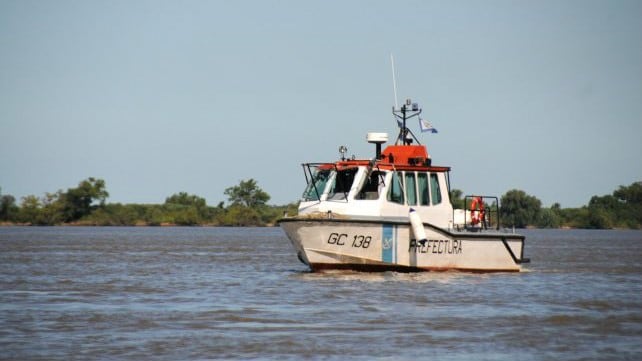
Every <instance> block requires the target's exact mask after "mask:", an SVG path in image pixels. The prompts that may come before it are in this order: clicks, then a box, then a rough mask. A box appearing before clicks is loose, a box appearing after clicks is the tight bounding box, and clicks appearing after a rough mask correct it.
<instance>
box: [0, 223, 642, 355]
mask: <svg viewBox="0 0 642 361" xmlns="http://www.w3.org/2000/svg"><path fill="white" fill-rule="evenodd" d="M522 233H524V234H525V235H526V248H525V253H524V255H525V257H530V258H531V263H530V264H528V265H526V266H525V271H524V272H521V273H494V274H470V273H459V272H438V273H410V274H404V273H394V272H385V273H358V272H328V273H310V272H309V271H308V269H307V267H306V266H305V265H303V264H301V263H300V262H299V261H298V260H297V257H296V255H295V253H294V251H293V250H292V248H291V246H290V243H289V241H288V240H287V237H286V236H285V234H284V233H283V232H282V231H281V229H279V228H199V227H194V228H187V227H186V228H165V227H137V228H127V227H123V228H116V227H114V228H110V227H106V228H100V227H96V228H93V227H87V228H85V227H0V359H1V360H207V359H244V360H245V359H259V360H262V359H272V360H301V359H322V360H346V359H356V360H417V359H419V360H423V359H426V360H642V232H641V231H587V230H523V231H522Z"/></svg>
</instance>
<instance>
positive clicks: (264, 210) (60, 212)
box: [0, 178, 297, 226]
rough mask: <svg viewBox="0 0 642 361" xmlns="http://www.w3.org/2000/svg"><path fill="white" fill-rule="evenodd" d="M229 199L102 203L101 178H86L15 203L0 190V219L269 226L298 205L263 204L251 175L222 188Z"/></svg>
mask: <svg viewBox="0 0 642 361" xmlns="http://www.w3.org/2000/svg"><path fill="white" fill-rule="evenodd" d="M225 195H227V197H228V204H227V205H225V203H224V202H220V203H219V204H218V205H217V206H216V207H211V206H208V205H207V203H206V201H205V198H202V197H199V196H196V195H193V194H188V193H186V192H179V193H175V194H173V195H171V196H169V197H167V198H166V199H165V202H164V203H163V204H121V203H105V200H106V199H107V197H109V193H108V192H107V190H106V185H105V181H104V180H102V179H95V178H88V179H86V180H83V181H81V182H80V183H79V184H78V186H77V187H75V188H69V189H67V191H62V190H59V191H58V192H56V193H45V195H44V196H43V197H36V196H34V195H29V196H26V197H23V198H22V202H21V203H20V204H19V205H18V204H17V202H16V199H15V197H13V196H12V195H2V193H1V192H0V222H6V223H14V224H25V225H40V226H52V225H62V224H72V225H87V226H162V225H178V226H194V225H211V226H268V225H273V224H275V222H276V220H277V219H279V218H280V217H282V216H283V215H284V214H285V213H289V214H296V209H297V205H296V204H288V205H283V206H272V205H268V204H267V202H268V201H269V200H270V195H269V194H268V193H266V192H265V191H263V190H262V189H261V188H260V187H259V186H258V184H257V183H256V181H255V180H254V179H249V180H243V181H241V182H240V183H239V184H238V185H236V186H233V187H229V188H227V189H226V190H225Z"/></svg>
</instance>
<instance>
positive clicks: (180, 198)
mask: <svg viewBox="0 0 642 361" xmlns="http://www.w3.org/2000/svg"><path fill="white" fill-rule="evenodd" d="M165 204H180V205H184V206H194V207H196V208H205V206H206V202H205V198H201V197H199V196H196V195H192V194H187V193H186V192H180V193H176V194H172V195H171V196H169V197H167V198H165Z"/></svg>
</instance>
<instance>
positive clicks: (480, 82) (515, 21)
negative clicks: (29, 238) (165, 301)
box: [0, 0, 642, 207]
mask: <svg viewBox="0 0 642 361" xmlns="http://www.w3.org/2000/svg"><path fill="white" fill-rule="evenodd" d="M641 40H642V1H625V0H620V1H606V0H601V1H590V0H577V1H570V0H554V1H549V0H542V1H519V0H510V1H502V0H499V1H497V0H488V1H464V0H456V1H425V0H423V1H404V0H401V1H397V0H395V1H249V0H240V1H193V0H186V1H156V0H154V1H139V0H124V1H123V0H111V1H91V0H88V1H87V0H78V1H67V0H58V1H31V0H20V1H18V0H0V187H1V190H2V193H3V194H11V195H13V196H15V197H16V199H18V201H19V200H20V198H21V197H24V196H26V195H30V194H34V195H37V196H42V195H44V193H45V192H55V191H57V190H59V189H62V190H66V189H68V188H72V187H75V186H77V185H78V183H79V182H80V181H82V180H83V179H86V178H88V177H96V178H101V179H104V180H105V182H106V184H107V191H108V192H109V194H110V196H109V198H108V199H107V201H108V202H112V203H116V202H119V203H163V202H164V200H165V198H166V197H168V196H170V195H172V194H174V193H178V192H188V193H190V194H196V195H198V196H201V197H204V198H205V199H206V200H207V203H208V204H210V205H216V204H218V203H219V202H221V201H227V197H226V196H225V195H224V191H225V189H226V188H228V187H231V186H235V185H237V184H239V182H240V181H241V180H246V179H250V178H253V179H255V180H256V181H257V182H258V185H259V187H261V188H262V189H263V190H265V191H266V192H268V193H269V194H270V195H271V200H270V201H269V202H268V203H270V204H279V205H280V204H286V203H289V202H293V201H297V200H298V199H299V198H300V196H301V193H302V191H303V188H304V187H305V178H304V176H303V171H302V169H301V163H304V162H322V161H334V160H337V159H338V158H339V156H340V154H339V152H338V148H339V146H340V145H345V146H347V148H348V155H353V154H354V155H355V156H356V157H357V158H371V157H373V156H374V146H373V145H371V144H368V143H366V139H365V138H366V133H367V132H372V131H377V132H387V133H389V134H390V138H391V139H394V138H395V136H396V133H397V128H396V123H395V121H394V118H393V116H392V114H391V110H392V106H393V104H394V96H393V86H392V72H391V64H390V55H391V54H393V55H394V61H395V67H396V74H397V90H398V98H399V101H403V100H404V99H406V98H412V100H413V101H414V102H418V103H419V104H420V105H421V106H422V108H423V113H422V116H423V118H424V119H426V120H429V121H430V122H431V123H432V124H433V126H434V127H435V128H436V129H437V130H438V131H439V132H438V133H437V134H429V133H423V134H422V133H419V129H418V124H413V123H411V124H410V127H411V130H413V131H414V132H415V133H416V134H417V136H418V138H419V140H420V141H421V142H422V143H423V144H426V145H427V146H428V151H429V153H430V154H431V157H432V160H433V164H435V165H444V166H450V167H452V171H451V174H450V180H451V186H452V187H453V188H457V189H461V190H463V192H464V194H484V195H497V196H501V195H502V194H504V193H506V192H507V191H509V190H511V189H520V190H523V191H525V192H526V193H528V194H529V195H533V196H535V197H537V198H538V199H540V200H541V201H542V204H543V205H544V206H550V205H551V204H553V203H555V202H558V203H560V204H561V206H562V207H579V206H582V205H586V204H588V201H589V200H590V198H591V197H592V196H594V195H605V194H611V193H612V192H613V191H614V190H616V189H617V188H618V187H619V186H621V185H630V184H631V183H633V182H636V181H642V159H641V156H642V142H641V141H640V140H641V138H642V46H641V45H640V44H642V41H641ZM413 127H414V128H413Z"/></svg>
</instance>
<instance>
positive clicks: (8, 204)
mask: <svg viewBox="0 0 642 361" xmlns="http://www.w3.org/2000/svg"><path fill="white" fill-rule="evenodd" d="M18 211H19V208H18V206H17V205H16V198H15V197H14V196H12V195H11V194H5V195H3V194H2V189H1V188H0V221H14V220H15V219H16V217H17V215H18Z"/></svg>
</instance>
